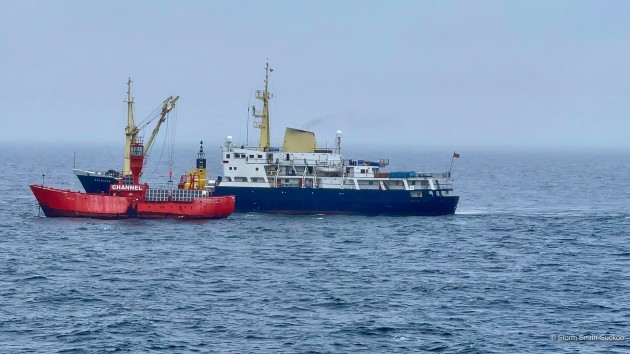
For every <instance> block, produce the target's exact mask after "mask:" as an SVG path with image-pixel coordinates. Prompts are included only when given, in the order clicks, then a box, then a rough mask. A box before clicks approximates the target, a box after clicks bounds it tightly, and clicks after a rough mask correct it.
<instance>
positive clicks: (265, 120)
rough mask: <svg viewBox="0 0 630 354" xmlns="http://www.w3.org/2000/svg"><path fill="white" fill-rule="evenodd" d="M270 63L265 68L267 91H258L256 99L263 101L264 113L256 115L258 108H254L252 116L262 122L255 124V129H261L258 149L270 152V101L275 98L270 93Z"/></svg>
mask: <svg viewBox="0 0 630 354" xmlns="http://www.w3.org/2000/svg"><path fill="white" fill-rule="evenodd" d="M270 71H273V69H269V62H267V65H266V66H265V89H264V90H256V98H257V99H259V100H261V101H263V111H262V113H256V107H255V106H254V107H252V116H254V118H260V122H254V128H258V129H260V143H259V146H258V148H259V149H260V150H263V151H268V150H269V147H270V146H271V145H270V144H271V138H270V137H269V100H270V99H272V98H273V94H270V93H269V72H270Z"/></svg>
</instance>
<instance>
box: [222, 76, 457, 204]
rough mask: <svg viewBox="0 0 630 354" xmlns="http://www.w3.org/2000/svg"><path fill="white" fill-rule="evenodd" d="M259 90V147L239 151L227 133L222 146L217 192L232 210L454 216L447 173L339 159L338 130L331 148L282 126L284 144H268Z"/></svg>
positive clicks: (263, 92)
mask: <svg viewBox="0 0 630 354" xmlns="http://www.w3.org/2000/svg"><path fill="white" fill-rule="evenodd" d="M269 72H270V69H269V64H267V65H266V67H265V88H264V90H260V91H256V98H258V99H260V100H262V101H263V110H262V113H260V112H259V111H257V110H256V109H255V107H252V114H253V115H254V117H255V118H259V119H260V121H258V122H255V127H257V128H259V129H260V140H259V145H258V146H255V147H246V146H237V145H236V144H235V143H234V142H233V139H232V137H231V136H228V137H227V138H226V140H225V143H224V145H223V148H222V150H223V151H222V154H223V156H222V163H223V176H221V177H220V178H219V179H217V181H216V183H215V185H216V186H215V195H227V194H230V195H235V196H236V210H237V211H265V212H281V213H357V214H397V215H444V214H453V213H454V212H455V209H456V208H457V203H458V200H459V197H458V196H456V195H454V194H453V188H452V182H451V174H450V172H443V173H426V172H420V173H418V172H415V171H403V172H385V171H383V169H384V168H385V167H386V166H387V165H388V164H389V160H388V159H379V160H378V161H368V160H358V159H344V157H343V156H342V154H341V141H342V132H341V131H337V133H336V137H335V146H334V148H332V149H328V148H318V147H317V142H316V138H315V134H314V133H313V132H310V131H305V130H300V129H293V128H286V130H285V135H284V140H283V145H282V147H271V145H270V131H269V99H270V98H272V97H273V96H272V95H271V94H270V93H269V91H268V83H269Z"/></svg>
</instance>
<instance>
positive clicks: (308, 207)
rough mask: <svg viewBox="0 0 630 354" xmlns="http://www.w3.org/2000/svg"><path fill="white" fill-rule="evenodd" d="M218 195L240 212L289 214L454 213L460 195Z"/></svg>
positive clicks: (237, 191) (231, 191) (282, 191)
mask: <svg viewBox="0 0 630 354" xmlns="http://www.w3.org/2000/svg"><path fill="white" fill-rule="evenodd" d="M214 195H219V196H221V195H235V196H236V211H237V212H250V211H262V212H268V213H287V214H317V213H321V214H364V215H426V216H433V215H450V214H454V213H455V209H457V202H458V201H459V197H458V196H426V197H421V198H412V197H411V193H410V192H409V191H405V190H400V191H399V190H389V191H380V190H351V189H310V188H246V187H223V186H218V187H217V188H216V190H215V192H214Z"/></svg>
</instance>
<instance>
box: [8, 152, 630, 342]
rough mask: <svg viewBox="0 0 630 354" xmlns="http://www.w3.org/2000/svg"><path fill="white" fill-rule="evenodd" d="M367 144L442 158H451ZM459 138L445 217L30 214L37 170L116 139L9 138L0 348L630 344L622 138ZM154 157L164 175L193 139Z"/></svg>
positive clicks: (55, 171) (437, 163) (95, 164)
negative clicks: (495, 145)
mask: <svg viewBox="0 0 630 354" xmlns="http://www.w3.org/2000/svg"><path fill="white" fill-rule="evenodd" d="M215 145H217V146H218V144H215ZM217 146H212V147H209V146H208V147H206V153H207V155H208V166H209V171H210V173H211V174H212V175H216V174H217V173H220V168H221V165H220V150H219V149H218V147H217ZM359 152H360V151H359V149H356V150H355V151H351V150H350V151H349V152H347V153H346V156H345V157H346V158H368V159H369V158H373V159H378V158H383V157H387V158H390V160H391V162H392V166H390V167H391V168H390V169H389V170H390V171H396V170H399V171H408V170H415V171H425V170H430V171H433V172H443V171H445V170H448V168H449V165H450V162H451V154H452V150H448V149H422V148H417V149H393V148H391V149H389V150H385V151H377V150H373V151H368V152H367V155H369V156H364V155H361V154H359ZM458 152H459V153H460V154H461V158H459V159H455V161H454V164H453V176H454V186H455V188H456V192H457V193H458V194H459V195H460V196H461V199H460V204H459V207H458V209H457V213H456V214H455V215H452V216H443V217H385V216H372V217H367V216H347V215H302V216H285V215H269V214H260V213H247V214H233V215H232V216H230V217H229V218H228V219H224V220H210V221H193V222H191V221H176V220H137V219H132V220H117V221H103V220H91V219H67V218H45V217H43V215H38V214H39V213H38V212H39V210H38V206H37V203H36V201H35V198H34V197H33V195H32V194H31V193H30V190H29V189H28V184H29V183H41V182H42V180H43V181H44V183H45V184H46V185H50V186H55V187H59V188H67V189H72V190H79V189H81V186H80V184H79V183H78V180H77V179H76V177H75V176H74V175H73V173H72V167H73V163H76V165H77V167H81V168H85V169H103V170H107V169H109V168H118V169H119V168H120V166H118V165H121V164H122V162H121V161H120V159H117V158H115V157H116V156H118V154H120V152H118V151H113V152H112V151H109V148H107V147H106V146H103V147H89V148H77V147H76V146H72V144H67V145H64V146H44V145H41V146H26V145H15V146H9V145H6V144H5V146H3V149H2V151H1V152H0V162H1V163H2V166H3V171H4V174H3V178H2V179H0V352H2V353H39V352H41V353H43V352H46V353H48V352H64V353H101V352H129V353H157V352H160V353H164V352H169V353H170V352H177V353H187V352H201V353H205V352H227V353H230V352H231V353H243V352H255V353H278V352H326V353H327V352H330V353H338V352H370V353H395V352H401V353H402V352H405V353H406V352H447V353H506V352H515V353H516V352H520V353H536V352H607V353H628V352H630V338H629V337H630V330H629V329H628V323H630V311H629V310H630V296H629V295H628V294H630V272H629V269H630V245H629V242H628V240H629V233H630V186H629V183H628V181H629V177H630V155H629V154H628V152H627V151H625V152H624V151H596V152H593V151H587V150H580V151H574V150H550V151H545V150H536V151H529V150H524V149H522V150H511V151H505V150H499V149H471V150H470V151H467V150H464V151H458ZM153 154H154V156H151V158H150V163H149V164H148V165H147V166H146V167H145V173H144V175H143V178H145V180H146V181H147V182H149V183H151V184H152V185H158V184H160V183H164V182H165V181H166V180H167V179H168V171H169V170H171V169H172V170H173V172H174V173H173V175H174V176H177V175H178V174H180V173H184V170H185V169H186V168H191V167H193V166H194V161H195V158H196V147H192V148H190V147H189V149H188V150H187V151H184V152H182V153H181V154H178V155H177V159H175V161H173V163H172V164H169V160H170V157H169V155H168V154H166V153H165V154H160V152H159V150H156V152H154V153H153ZM73 160H74V162H73ZM169 165H171V166H169ZM161 166H162V167H161ZM163 166H166V167H163ZM42 173H43V174H45V176H42ZM175 183H177V181H176V182H175Z"/></svg>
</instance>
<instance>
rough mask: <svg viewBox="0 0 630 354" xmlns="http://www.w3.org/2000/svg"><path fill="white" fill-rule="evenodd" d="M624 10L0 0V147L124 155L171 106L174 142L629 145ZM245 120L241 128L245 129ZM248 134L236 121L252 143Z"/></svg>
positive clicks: (617, 5) (629, 64) (628, 5)
mask: <svg viewBox="0 0 630 354" xmlns="http://www.w3.org/2000/svg"><path fill="white" fill-rule="evenodd" d="M629 19H630V1H575V0H571V1H531V0H528V1H512V0H511V1H363V0H361V1H350V0H344V1H11V0H3V1H0V48H1V52H0V96H1V97H2V103H3V104H2V107H3V110H2V118H1V122H2V128H1V129H0V142H12V141H18V140H25V139H28V140H33V141H41V142H64V141H65V142H75V141H76V142H88V141H95V142H99V143H108V144H111V143H114V142H117V141H120V144H121V145H122V141H123V139H124V137H123V133H122V131H123V129H124V125H125V120H126V106H125V104H124V103H123V100H124V98H125V91H126V81H127V77H129V76H131V77H132V80H133V81H134V97H135V100H136V120H137V121H139V120H141V119H143V118H144V117H146V116H147V115H148V114H149V113H150V112H151V111H152V110H153V109H154V108H156V107H157V106H158V105H159V104H160V103H161V102H162V100H163V99H164V98H166V97H167V96H169V95H179V96H181V98H180V101H179V105H178V109H177V121H178V123H177V142H179V143H188V142H191V141H198V140H201V139H203V140H207V141H217V142H220V141H222V140H223V137H224V136H225V135H228V134H230V135H233V136H234V138H235V139H236V140H239V137H240V141H242V142H244V141H245V133H246V124H247V106H248V103H249V104H256V105H257V106H259V107H261V106H262V105H261V104H260V103H259V102H258V101H257V100H255V99H254V98H253V97H252V95H251V92H252V89H254V90H255V89H260V88H262V86H263V78H264V71H263V67H264V63H265V59H266V58H269V61H270V65H271V67H272V68H273V69H274V72H273V74H272V77H271V82H270V86H271V91H272V92H273V93H274V94H275V98H274V99H273V100H272V101H271V119H272V142H273V143H274V144H275V145H278V144H280V142H281V138H282V134H284V128H285V127H286V126H291V127H295V128H308V129H312V130H314V131H315V132H316V133H317V136H318V142H319V143H320V145H324V144H325V143H326V142H328V145H331V144H332V142H333V139H334V135H335V131H336V130H337V129H340V130H342V131H343V132H344V143H345V144H346V146H347V144H360V143H375V144H379V145H391V144H396V145H401V144H403V145H438V146H453V147H458V146H526V147H527V146H534V147H544V146H561V147H613V148H618V147H621V148H627V147H630V139H628V132H629V131H630V119H629V118H630V80H629V79H630V75H629V74H630V40H629V36H630V20H629ZM250 124H251V121H250ZM257 134H258V131H257V130H254V129H251V128H250V139H249V140H250V143H252V144H253V143H255V142H256V141H257V136H258V135H257Z"/></svg>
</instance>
